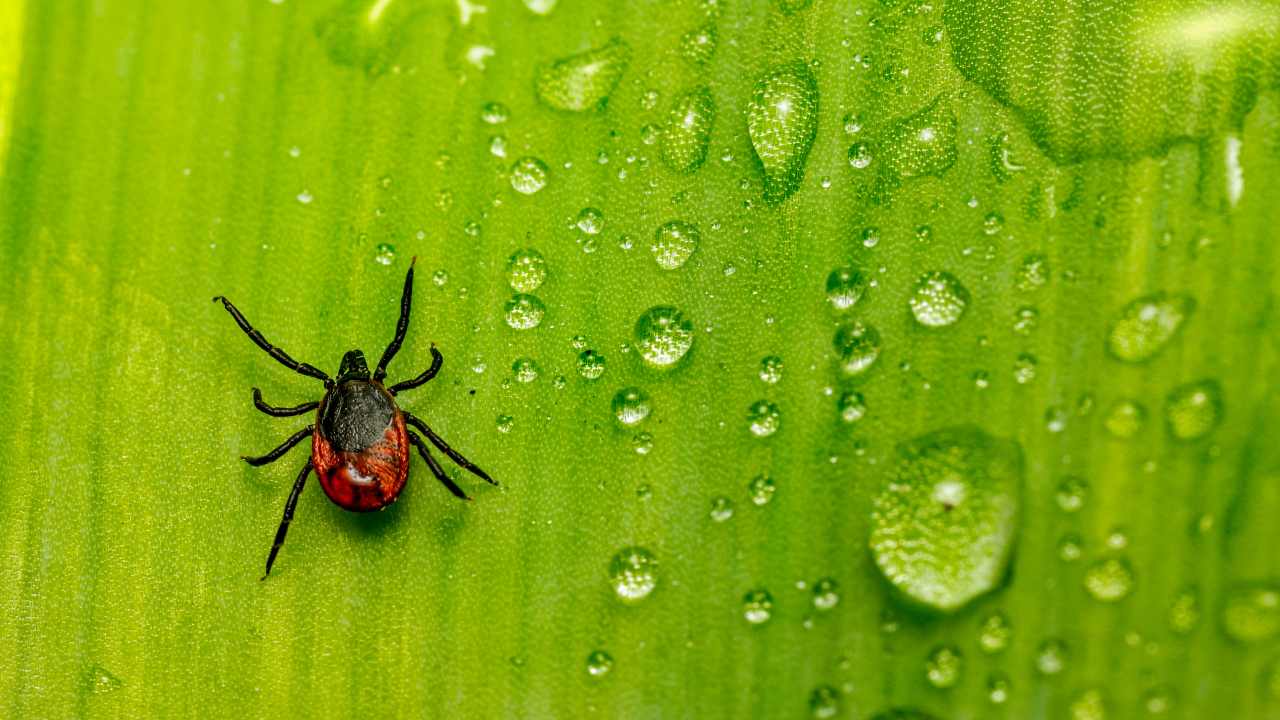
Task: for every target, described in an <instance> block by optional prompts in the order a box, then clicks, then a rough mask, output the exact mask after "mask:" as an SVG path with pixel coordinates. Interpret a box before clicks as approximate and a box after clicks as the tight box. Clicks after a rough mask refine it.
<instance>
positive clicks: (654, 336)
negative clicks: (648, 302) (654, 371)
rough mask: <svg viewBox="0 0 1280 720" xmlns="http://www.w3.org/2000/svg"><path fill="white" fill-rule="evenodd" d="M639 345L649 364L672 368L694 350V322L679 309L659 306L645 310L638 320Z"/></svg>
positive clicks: (636, 335)
mask: <svg viewBox="0 0 1280 720" xmlns="http://www.w3.org/2000/svg"><path fill="white" fill-rule="evenodd" d="M635 338H636V346H637V347H638V348H639V350H640V356H641V357H642V358H644V361H645V363H646V364H648V365H649V366H650V367H654V368H669V367H672V366H673V365H675V364H676V363H677V362H679V361H680V359H681V358H683V357H684V356H685V355H686V354H688V352H689V348H691V347H693V323H691V322H690V321H688V320H686V319H685V318H684V315H682V314H681V313H680V311H679V310H677V309H675V308H674V307H671V306H669V305H658V306H656V307H652V308H650V309H648V310H647V311H645V313H644V314H643V315H641V316H640V319H638V320H637V321H636V327H635Z"/></svg>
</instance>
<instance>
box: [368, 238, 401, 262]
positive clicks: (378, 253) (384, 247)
mask: <svg viewBox="0 0 1280 720" xmlns="http://www.w3.org/2000/svg"><path fill="white" fill-rule="evenodd" d="M373 250H374V252H373V261H374V262H376V263H378V264H379V265H390V264H391V263H393V262H395V259H396V248H395V246H394V245H392V244H391V243H378V246H377V247H375V248H374V249H373Z"/></svg>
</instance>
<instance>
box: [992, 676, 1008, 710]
mask: <svg viewBox="0 0 1280 720" xmlns="http://www.w3.org/2000/svg"><path fill="white" fill-rule="evenodd" d="M1009 687H1010V685H1009V678H1008V676H1007V675H1005V674H1004V673H998V672H997V673H992V674H991V676H990V677H988V678H987V701H988V702H990V703H991V704H992V705H1003V704H1005V703H1006V702H1008V701H1009Z"/></svg>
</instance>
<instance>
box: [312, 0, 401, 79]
mask: <svg viewBox="0 0 1280 720" xmlns="http://www.w3.org/2000/svg"><path fill="white" fill-rule="evenodd" d="M420 10H421V8H420V6H417V5H415V3H412V2H408V1H407V0H342V2H339V3H338V5H337V7H335V8H334V9H333V10H332V11H331V12H329V14H327V15H325V16H324V18H323V19H321V20H320V21H319V22H317V23H316V26H315V33H316V37H317V38H318V39H319V40H320V44H321V45H323V46H324V49H325V52H326V54H328V56H329V59H330V60H332V61H333V62H335V63H337V64H339V65H347V66H350V67H354V68H359V69H361V70H364V72H365V74H366V75H368V76H369V77H377V76H379V75H381V74H383V73H385V72H386V71H387V70H389V69H391V67H392V65H393V64H394V63H395V60H396V56H397V55H398V54H399V52H400V47H401V45H402V44H403V41H404V36H405V31H406V30H407V29H408V28H409V27H410V26H411V24H412V21H413V20H414V18H415V17H416V16H417V15H418V14H419V12H420Z"/></svg>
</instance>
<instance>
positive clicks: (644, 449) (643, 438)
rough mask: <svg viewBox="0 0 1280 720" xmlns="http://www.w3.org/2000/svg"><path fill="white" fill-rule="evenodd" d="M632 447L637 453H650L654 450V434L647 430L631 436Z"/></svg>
mask: <svg viewBox="0 0 1280 720" xmlns="http://www.w3.org/2000/svg"><path fill="white" fill-rule="evenodd" d="M631 449H632V450H633V451H635V454H637V455H648V454H649V453H650V452H652V451H653V435H652V434H650V433H648V432H645V431H641V432H638V433H636V434H635V436H633V437H632V438H631ZM646 487H647V486H646Z"/></svg>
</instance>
